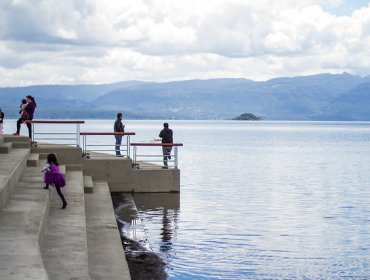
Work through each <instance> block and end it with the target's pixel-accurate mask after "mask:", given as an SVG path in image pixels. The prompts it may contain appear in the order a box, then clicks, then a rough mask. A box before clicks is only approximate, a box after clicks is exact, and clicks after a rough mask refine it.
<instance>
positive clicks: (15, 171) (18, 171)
mask: <svg viewBox="0 0 370 280" xmlns="http://www.w3.org/2000/svg"><path fill="white" fill-rule="evenodd" d="M29 154H30V151H29V150H27V149H19V150H11V151H10V153H8V154H0V167H1V168H0V215H1V210H2V209H3V208H4V207H5V206H6V204H7V202H8V200H9V197H10V194H11V193H12V190H13V188H14V187H15V184H16V182H17V181H18V180H19V178H20V177H21V176H22V174H23V170H24V169H25V168H26V164H27V158H28V156H29Z"/></svg>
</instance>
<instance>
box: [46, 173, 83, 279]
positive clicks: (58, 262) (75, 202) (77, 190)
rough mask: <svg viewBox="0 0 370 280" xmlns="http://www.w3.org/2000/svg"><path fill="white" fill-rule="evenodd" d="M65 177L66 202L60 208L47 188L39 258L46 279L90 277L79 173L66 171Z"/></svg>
mask: <svg viewBox="0 0 370 280" xmlns="http://www.w3.org/2000/svg"><path fill="white" fill-rule="evenodd" d="M66 180H67V186H66V187H65V188H63V190H62V191H63V193H64V195H65V197H66V200H67V202H68V206H67V208H66V209H60V208H61V206H62V202H61V200H60V198H59V196H58V194H57V193H56V191H55V189H54V188H53V187H51V191H52V201H51V206H50V213H49V217H48V219H47V224H46V232H45V237H44V241H43V242H42V244H41V252H42V257H43V260H44V264H45V268H46V270H47V272H48V275H49V278H50V279H53V280H58V279H61V280H62V279H90V277H89V273H88V256H87V239H86V220H85V201H84V189H83V175H82V172H81V171H69V172H67V174H66Z"/></svg>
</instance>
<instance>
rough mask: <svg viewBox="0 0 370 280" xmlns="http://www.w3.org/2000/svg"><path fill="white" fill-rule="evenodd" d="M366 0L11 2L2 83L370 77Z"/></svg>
mask: <svg viewBox="0 0 370 280" xmlns="http://www.w3.org/2000/svg"><path fill="white" fill-rule="evenodd" d="M363 2H364V1H362V5H361V6H360V5H359V6H357V7H356V8H357V9H355V8H353V9H355V10H351V12H350V13H348V14H347V15H336V14H335V13H334V12H333V11H335V10H340V9H341V8H342V7H346V9H347V8H348V7H349V6H351V5H352V6H353V4H351V2H349V1H344V0H331V1H323V0H302V1H293V0H279V1H275V0H260V1H258V2H257V1H245V0H212V1H205V0H198V1H195V0H189V1H180V0H125V1H121V0H110V1H102V0H76V1H59V0H44V1H35V0H33V1H30V0H3V1H1V2H0V86H17V85H29V84H48V83H103V82H114V81H121V80H131V79H140V80H155V81H164V80H175V79H190V78H214V77H246V78H252V79H258V80H261V79H268V78H273V77H276V76H287V75H288V76H292V75H304V74H313V73H320V72H343V71H348V72H351V73H354V74H361V75H365V74H370V73H369V67H370V63H368V62H367V59H366V58H367V57H369V54H370V50H369V47H368V46H369V43H370V6H369V3H367V5H364V3H363ZM365 4H366V3H365ZM352 6H351V7H352Z"/></svg>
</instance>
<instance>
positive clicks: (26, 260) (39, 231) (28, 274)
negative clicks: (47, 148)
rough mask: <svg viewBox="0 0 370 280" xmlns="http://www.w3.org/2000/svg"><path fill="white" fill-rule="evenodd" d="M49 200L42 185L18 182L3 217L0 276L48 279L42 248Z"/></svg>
mask: <svg viewBox="0 0 370 280" xmlns="http://www.w3.org/2000/svg"><path fill="white" fill-rule="evenodd" d="M27 169H28V168H27ZM28 172H29V173H31V171H29V170H28ZM33 173H34V176H40V175H39V173H35V172H33ZM49 203H50V192H48V191H46V190H43V189H42V188H40V186H39V184H35V183H33V182H28V181H23V182H18V183H16V186H15V188H14V191H13V193H12V196H11V199H10V200H9V202H8V204H7V206H6V208H4V209H3V214H2V215H1V216H0V279H10V280H12V279H14V280H16V279H49V278H48V275H47V272H46V270H45V267H44V264H43V260H42V256H41V252H40V247H39V242H40V241H41V240H42V238H43V236H44V232H45V222H46V217H47V215H48V210H49Z"/></svg>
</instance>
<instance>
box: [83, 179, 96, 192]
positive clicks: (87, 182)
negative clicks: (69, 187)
mask: <svg viewBox="0 0 370 280" xmlns="http://www.w3.org/2000/svg"><path fill="white" fill-rule="evenodd" d="M84 192H85V193H93V192H94V185H93V180H92V178H91V176H84Z"/></svg>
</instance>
